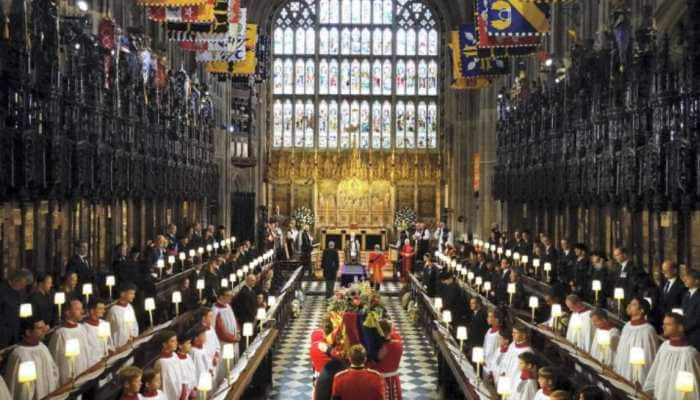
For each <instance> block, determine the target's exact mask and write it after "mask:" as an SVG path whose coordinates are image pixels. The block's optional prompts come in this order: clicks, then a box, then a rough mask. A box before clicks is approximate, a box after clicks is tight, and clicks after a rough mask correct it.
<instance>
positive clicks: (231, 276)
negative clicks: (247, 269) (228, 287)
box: [228, 272, 238, 283]
mask: <svg viewBox="0 0 700 400" xmlns="http://www.w3.org/2000/svg"><path fill="white" fill-rule="evenodd" d="M237 278H238V275H236V273H235V272H231V273H230V274H229V275H228V281H229V283H236V279H237Z"/></svg>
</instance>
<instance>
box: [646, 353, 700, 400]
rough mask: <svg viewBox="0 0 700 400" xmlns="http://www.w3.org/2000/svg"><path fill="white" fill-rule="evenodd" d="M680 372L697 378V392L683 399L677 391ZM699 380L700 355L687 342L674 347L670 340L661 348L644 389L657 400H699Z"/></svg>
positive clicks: (686, 395) (687, 394)
mask: <svg viewBox="0 0 700 400" xmlns="http://www.w3.org/2000/svg"><path fill="white" fill-rule="evenodd" d="M678 371H685V372H690V373H691V374H693V376H695V390H694V391H693V392H691V393H686V394H685V397H682V396H681V393H680V392H678V391H677V390H676V377H677V375H678ZM699 378H700V355H699V354H698V351H697V350H695V348H694V347H693V346H690V345H688V343H687V342H684V343H679V344H678V345H673V344H671V341H670V340H667V341H665V342H664V343H663V344H662V345H661V347H659V351H658V352H657V353H656V358H655V359H654V363H653V364H652V365H651V368H650V369H649V373H648V374H647V378H646V381H645V382H644V386H643V387H642V389H643V390H644V391H645V392H652V393H653V394H654V398H655V399H664V400H681V399H683V400H699V399H700V390H699V389H698V383H699V382H698V380H699Z"/></svg>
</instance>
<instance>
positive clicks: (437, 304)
mask: <svg viewBox="0 0 700 400" xmlns="http://www.w3.org/2000/svg"><path fill="white" fill-rule="evenodd" d="M434 304H435V309H436V310H437V311H440V309H442V297H436V298H435V300H434Z"/></svg>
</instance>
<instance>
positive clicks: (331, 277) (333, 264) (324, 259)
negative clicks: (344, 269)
mask: <svg viewBox="0 0 700 400" xmlns="http://www.w3.org/2000/svg"><path fill="white" fill-rule="evenodd" d="M339 264H340V261H339V259H338V250H336V249H335V242H333V241H330V242H328V248H326V249H325V250H323V256H321V267H322V268H323V279H324V280H325V281H326V298H327V299H328V298H330V297H331V296H333V289H335V278H336V277H337V276H338V265H339Z"/></svg>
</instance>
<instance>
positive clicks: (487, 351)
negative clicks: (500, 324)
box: [483, 328, 499, 374]
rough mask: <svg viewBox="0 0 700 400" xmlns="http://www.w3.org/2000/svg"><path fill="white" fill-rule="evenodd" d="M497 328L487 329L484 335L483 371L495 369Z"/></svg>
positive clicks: (489, 371)
mask: <svg viewBox="0 0 700 400" xmlns="http://www.w3.org/2000/svg"><path fill="white" fill-rule="evenodd" d="M498 349H499V344H498V329H495V330H494V329H493V328H491V329H489V330H488V332H486V335H485V336H484V366H483V367H484V372H485V373H486V374H489V373H492V372H494V371H495V369H496V359H497V358H498Z"/></svg>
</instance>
